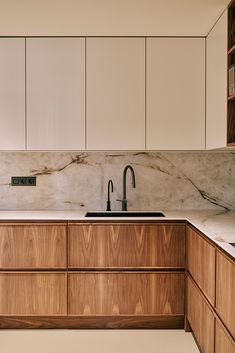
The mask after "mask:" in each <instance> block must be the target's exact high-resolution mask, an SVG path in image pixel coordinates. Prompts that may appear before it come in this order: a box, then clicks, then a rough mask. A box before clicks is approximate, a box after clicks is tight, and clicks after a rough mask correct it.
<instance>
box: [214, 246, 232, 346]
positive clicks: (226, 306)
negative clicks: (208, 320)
mask: <svg viewBox="0 0 235 353" xmlns="http://www.w3.org/2000/svg"><path fill="white" fill-rule="evenodd" d="M216 255H217V261H216V310H217V313H218V315H219V316H220V318H221V319H222V321H223V322H224V324H225V325H226V327H227V329H228V330H229V332H231V334H232V336H233V338H234V339H235V306H234V298H235V262H233V261H231V260H230V259H228V258H227V257H226V256H225V255H223V254H221V253H220V252H219V251H217V254H216Z"/></svg>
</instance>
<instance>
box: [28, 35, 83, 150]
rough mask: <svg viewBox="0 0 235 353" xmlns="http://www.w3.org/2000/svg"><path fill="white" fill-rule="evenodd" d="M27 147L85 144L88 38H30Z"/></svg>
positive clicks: (77, 146) (66, 147) (70, 147)
mask: <svg viewBox="0 0 235 353" xmlns="http://www.w3.org/2000/svg"><path fill="white" fill-rule="evenodd" d="M26 70H27V72H26V85H27V149H28V150H81V149H84V148H85V38H27V39H26Z"/></svg>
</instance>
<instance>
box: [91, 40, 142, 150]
mask: <svg viewBox="0 0 235 353" xmlns="http://www.w3.org/2000/svg"><path fill="white" fill-rule="evenodd" d="M86 43H87V44H86V53H87V54H86V60H87V62H86V63H87V66H86V94H87V96H86V101H87V110H86V111H87V148H88V149H89V150H143V149H145V40H144V38H87V42H86Z"/></svg>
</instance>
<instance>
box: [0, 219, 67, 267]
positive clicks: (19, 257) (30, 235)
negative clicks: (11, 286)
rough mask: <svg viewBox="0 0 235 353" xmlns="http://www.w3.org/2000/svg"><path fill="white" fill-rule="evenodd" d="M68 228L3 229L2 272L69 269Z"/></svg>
mask: <svg viewBox="0 0 235 353" xmlns="http://www.w3.org/2000/svg"><path fill="white" fill-rule="evenodd" d="M66 241H67V240H66V225H65V224H64V225H50V224H45V225H43V224H35V225H28V224H24V225H0V268H1V269H37V268H41V269H52V268H57V269H62V268H66V267H67V254H66V249H67V245H66Z"/></svg>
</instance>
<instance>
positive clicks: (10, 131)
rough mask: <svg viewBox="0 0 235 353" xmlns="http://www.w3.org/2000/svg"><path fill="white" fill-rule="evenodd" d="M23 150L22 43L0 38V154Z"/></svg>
mask: <svg viewBox="0 0 235 353" xmlns="http://www.w3.org/2000/svg"><path fill="white" fill-rule="evenodd" d="M24 148H25V39H23V38H0V150H23V149H24Z"/></svg>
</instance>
